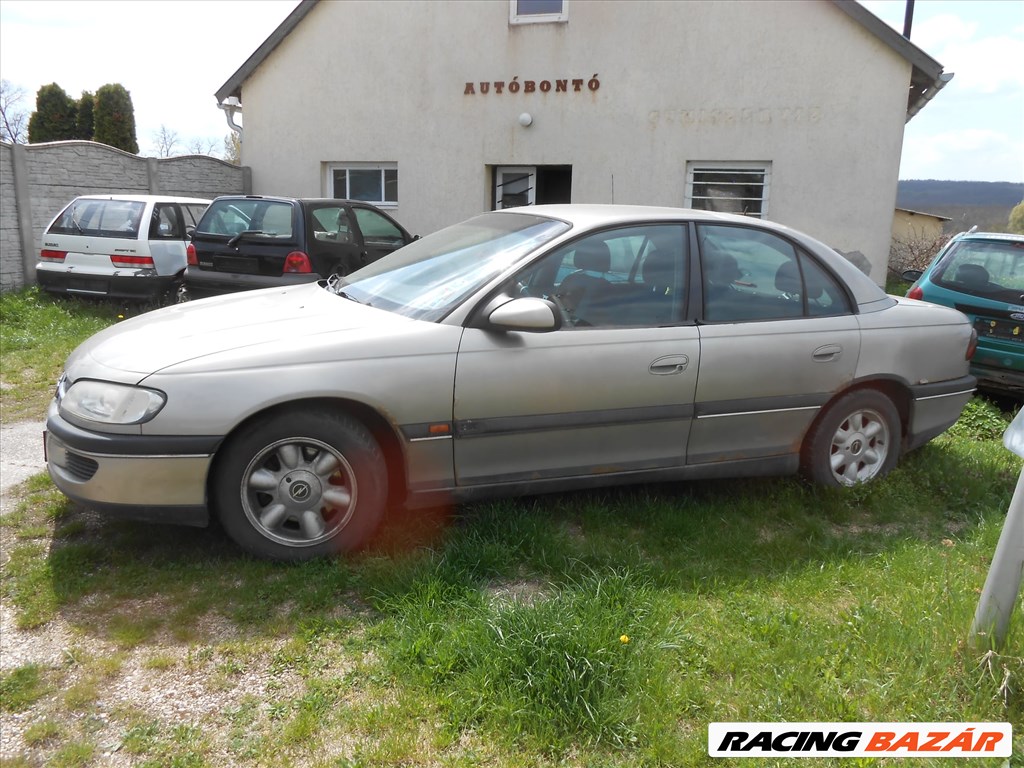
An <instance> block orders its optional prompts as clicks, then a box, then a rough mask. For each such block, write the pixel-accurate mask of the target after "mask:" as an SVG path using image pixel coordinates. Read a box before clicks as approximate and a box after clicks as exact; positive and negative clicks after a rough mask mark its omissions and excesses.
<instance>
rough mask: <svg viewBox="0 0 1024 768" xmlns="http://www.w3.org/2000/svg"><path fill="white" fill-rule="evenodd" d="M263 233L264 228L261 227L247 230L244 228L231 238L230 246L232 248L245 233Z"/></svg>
mask: <svg viewBox="0 0 1024 768" xmlns="http://www.w3.org/2000/svg"><path fill="white" fill-rule="evenodd" d="M262 234H263V230H260V229H245V230H242V231H241V232H239V233H238V234H237V235H235V236H234V237H232V238H231V239H230V240H228V248H230V247H231V246H233V245H234V244H235V243H237V242H238V241H239V240H241V239H242V237H244V236H245V235H262Z"/></svg>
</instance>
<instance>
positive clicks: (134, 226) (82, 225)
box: [47, 199, 146, 238]
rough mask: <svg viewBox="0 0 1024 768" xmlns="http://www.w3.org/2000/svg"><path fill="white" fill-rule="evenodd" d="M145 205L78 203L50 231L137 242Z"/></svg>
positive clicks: (129, 203)
mask: <svg viewBox="0 0 1024 768" xmlns="http://www.w3.org/2000/svg"><path fill="white" fill-rule="evenodd" d="M145 209H146V204H145V203H144V202H141V201H138V200H82V199H79V200H75V201H74V202H72V203H71V205H69V206H68V207H67V208H65V209H64V210H63V211H61V213H60V215H59V216H58V217H57V219H56V220H55V221H54V222H53V224H51V225H50V228H49V229H48V230H47V232H48V233H50V234H55V235H88V236H90V237H125V238H137V237H138V236H139V226H140V224H141V222H142V214H143V212H144V211H145Z"/></svg>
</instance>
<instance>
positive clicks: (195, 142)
mask: <svg viewBox="0 0 1024 768" xmlns="http://www.w3.org/2000/svg"><path fill="white" fill-rule="evenodd" d="M188 151H189V153H190V154H193V155H216V154H217V140H216V139H203V138H198V137H197V138H194V139H192V140H191V141H189V143H188Z"/></svg>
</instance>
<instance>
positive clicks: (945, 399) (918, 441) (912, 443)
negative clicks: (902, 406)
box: [904, 376, 978, 451]
mask: <svg viewBox="0 0 1024 768" xmlns="http://www.w3.org/2000/svg"><path fill="white" fill-rule="evenodd" d="M977 383H978V382H977V379H975V378H974V377H973V376H964V377H963V378H960V379H953V380H951V381H940V382H936V383H934V384H919V385H917V386H914V387H911V388H910V393H911V398H912V401H911V408H910V423H909V424H908V425H907V436H906V439H905V442H904V449H905V450H908V451H910V450H913V449H914V448H917V447H918V446H921V445H924V444H925V443H927V442H928V441H929V440H931V439H932V438H933V437H937V436H938V435H941V434H942V433H943V432H945V431H946V430H947V429H949V428H950V427H951V426H953V425H954V424H955V423H956V420H957V419H959V418H960V413H961V411H963V409H964V406H965V405H967V403H968V402H969V401H970V399H971V397H973V396H974V390H975V388H976V386H977Z"/></svg>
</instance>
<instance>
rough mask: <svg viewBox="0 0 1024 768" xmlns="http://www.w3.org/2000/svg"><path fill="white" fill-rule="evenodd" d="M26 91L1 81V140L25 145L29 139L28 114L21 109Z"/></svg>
mask: <svg viewBox="0 0 1024 768" xmlns="http://www.w3.org/2000/svg"><path fill="white" fill-rule="evenodd" d="M24 98H25V89H24V88H19V87H18V86H16V85H12V84H11V82H10V81H9V80H0V140H2V141H9V142H11V143H12V144H23V143H24V142H25V140H26V138H27V133H26V128H27V126H28V113H27V112H26V111H25V110H24V109H22V108H21V101H22V99H24Z"/></svg>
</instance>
